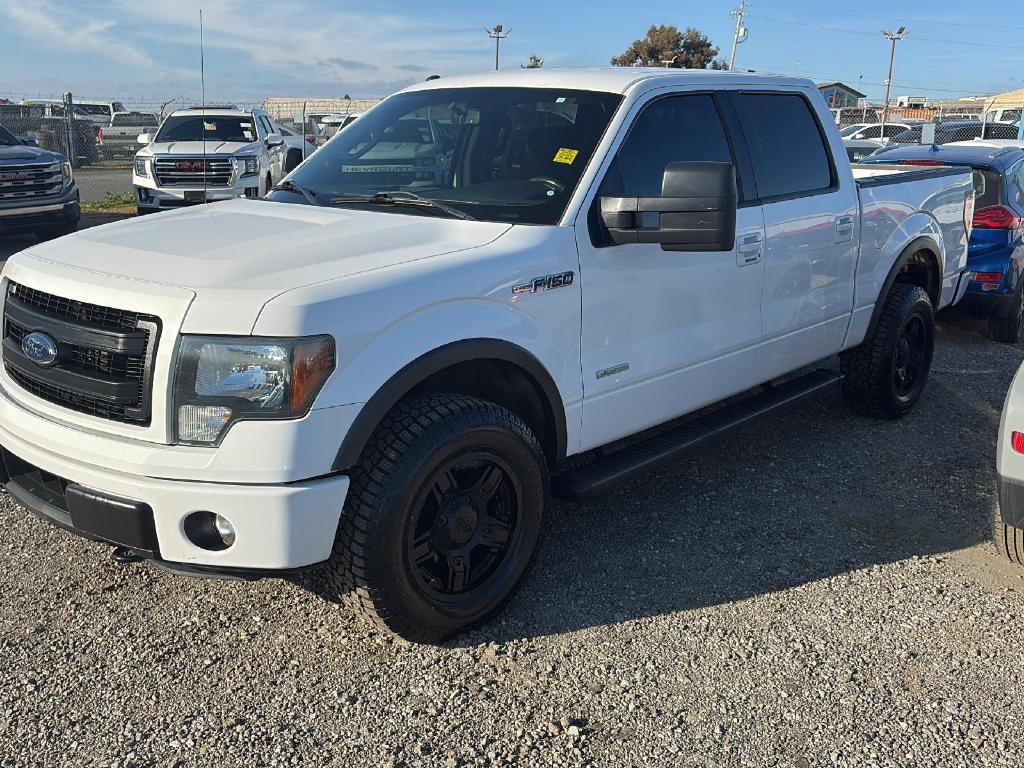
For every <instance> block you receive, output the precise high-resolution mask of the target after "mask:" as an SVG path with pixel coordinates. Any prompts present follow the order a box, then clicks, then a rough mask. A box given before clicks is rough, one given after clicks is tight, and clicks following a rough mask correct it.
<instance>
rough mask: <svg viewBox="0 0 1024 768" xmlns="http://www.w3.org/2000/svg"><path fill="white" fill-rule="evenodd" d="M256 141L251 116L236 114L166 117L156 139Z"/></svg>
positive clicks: (159, 140) (158, 140)
mask: <svg viewBox="0 0 1024 768" xmlns="http://www.w3.org/2000/svg"><path fill="white" fill-rule="evenodd" d="M203 139H206V140H207V141H238V142H243V143H246V144H248V143H250V142H253V141H256V127H255V126H254V125H253V122H252V118H251V117H240V116H238V115H180V116H174V115H172V116H171V117H168V118H167V119H166V120H164V124H163V125H162V126H160V132H159V133H157V135H156V141H157V142H161V141H203Z"/></svg>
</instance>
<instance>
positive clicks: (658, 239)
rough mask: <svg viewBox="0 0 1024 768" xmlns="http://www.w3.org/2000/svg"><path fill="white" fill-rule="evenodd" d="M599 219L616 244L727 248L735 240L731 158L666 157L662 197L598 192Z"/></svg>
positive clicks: (670, 248)
mask: <svg viewBox="0 0 1024 768" xmlns="http://www.w3.org/2000/svg"><path fill="white" fill-rule="evenodd" d="M601 220H602V221H603V222H604V225H605V228H606V229H607V230H608V234H609V235H610V237H611V239H612V242H613V243H615V244H616V245H624V244H626V243H660V244H661V249H662V250H663V251H731V250H732V249H733V246H734V245H735V243H736V172H735V170H734V169H733V165H732V163H713V162H683V163H669V164H668V166H667V167H666V168H665V173H664V175H663V176H662V180H661V196H660V197H602V198H601Z"/></svg>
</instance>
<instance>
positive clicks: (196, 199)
mask: <svg viewBox="0 0 1024 768" xmlns="http://www.w3.org/2000/svg"><path fill="white" fill-rule="evenodd" d="M185 202H186V203H205V202H206V190H198V191H193V190H186V192H185Z"/></svg>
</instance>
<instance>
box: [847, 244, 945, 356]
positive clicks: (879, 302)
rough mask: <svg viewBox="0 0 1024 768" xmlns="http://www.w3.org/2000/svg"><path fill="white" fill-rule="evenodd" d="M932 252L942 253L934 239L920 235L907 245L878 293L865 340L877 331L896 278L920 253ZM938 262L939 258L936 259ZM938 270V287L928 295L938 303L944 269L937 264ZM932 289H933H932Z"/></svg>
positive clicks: (929, 291)
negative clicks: (886, 300)
mask: <svg viewBox="0 0 1024 768" xmlns="http://www.w3.org/2000/svg"><path fill="white" fill-rule="evenodd" d="M922 250H926V251H931V252H932V253H935V254H938V253H940V249H939V245H938V243H936V242H935V241H934V240H933V239H932V238H930V237H926V236H925V235H919V236H918V237H915V238H914V239H913V240H911V241H910V242H909V243H907V244H906V245H905V246H904V248H903V251H902V252H901V253H900V257H899V258H898V259H896V263H895V264H893V265H892V268H891V269H890V270H889V274H888V275H886V277H885V282H884V283H883V284H882V290H881V291H879V293H878V298H877V299H876V300H875V308H874V309H873V310H872V311H871V321H870V322H869V323H868V329H867V332H866V333H865V334H864V338H868V337H869V336H870V335H871V334H872V333H873V332H874V330H875V326H877V325H878V320H879V318H881V316H882V309H883V305H884V304H885V297H886V296H888V295H889V291H890V290H891V289H892V286H893V283H895V282H896V278H897V277H898V276H899V274H900V272H901V271H902V270H903V267H905V266H906V265H907V262H909V261H910V259H911V258H912V257H913V256H914V254H916V253H917V252H918V251H922ZM935 260H936V262H938V256H936V257H935ZM935 266H936V268H937V269H938V272H939V274H937V275H936V276H935V279H936V285H935V286H934V292H933V291H932V290H930V289H926V290H928V295H929V297H930V298H931V299H932V301H933V302H936V301H937V300H938V298H939V297H940V296H941V295H942V267H941V266H940V265H939V264H938V263H936V265H935ZM930 288H931V287H930Z"/></svg>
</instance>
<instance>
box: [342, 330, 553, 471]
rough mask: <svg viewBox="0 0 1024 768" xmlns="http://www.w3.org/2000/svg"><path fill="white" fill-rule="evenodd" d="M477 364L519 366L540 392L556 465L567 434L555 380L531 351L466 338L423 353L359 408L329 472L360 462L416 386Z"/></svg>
mask: <svg viewBox="0 0 1024 768" xmlns="http://www.w3.org/2000/svg"><path fill="white" fill-rule="evenodd" d="M479 360H498V361H502V362H507V363H512V364H513V365H516V366H518V367H519V368H521V369H522V370H523V371H525V372H526V374H527V375H528V376H529V377H531V378H532V379H533V381H534V383H536V384H537V385H538V386H539V388H540V393H541V394H542V396H543V398H542V399H543V401H544V402H543V403H542V404H543V405H544V407H545V410H546V411H547V415H548V416H549V417H550V418H551V420H552V424H553V426H554V440H555V457H554V463H555V464H557V463H559V462H561V461H562V460H563V459H564V458H565V454H566V444H567V434H566V424H565V405H564V404H563V402H562V395H561V393H560V392H559V391H558V387H557V386H556V384H555V380H554V379H553V378H552V377H551V374H550V373H548V371H547V369H546V368H545V367H544V365H543V364H542V363H541V362H540V360H538V359H537V358H536V357H534V356H533V355H532V354H531V353H530V352H528V351H527V350H525V349H523V348H522V347H520V346H518V345H517V344H513V343H511V342H508V341H503V340H501V339H465V340H462V341H454V342H452V343H450V344H446V345H444V346H443V347H438V348H437V349H435V350H433V351H431V352H427V353H426V354H424V355H422V356H420V357H418V358H416V359H415V360H413V361H412V362H411V363H409V364H408V365H406V366H405V367H404V368H402V369H401V370H400V371H398V373H396V374H394V375H393V376H392V377H391V378H390V379H388V381H387V382H386V383H385V384H384V385H383V386H382V387H380V389H378V390H377V391H376V392H375V393H374V395H373V396H372V397H371V398H370V399H369V400H368V401H367V403H366V404H365V405H364V406H363V408H362V410H360V411H359V414H358V415H357V416H356V418H355V421H353V422H352V426H351V427H349V430H348V432H347V433H346V434H345V438H344V440H342V443H341V447H340V448H339V449H338V454H337V456H336V457H335V459H334V464H333V465H332V470H334V471H335V472H341V471H344V470H346V469H348V468H350V467H352V466H354V465H355V464H356V463H358V461H359V457H360V456H361V455H362V453H363V449H364V448H365V447H366V444H367V443H368V442H369V441H370V437H371V436H372V435H373V432H374V430H375V429H376V428H377V425H378V424H380V422H381V420H382V419H383V418H384V416H385V414H387V412H388V411H390V410H391V409H392V408H393V407H394V405H395V404H396V403H397V402H398V401H399V400H401V399H402V398H403V397H405V396H406V395H407V394H409V392H411V391H412V390H413V389H414V388H415V387H416V386H417V385H418V384H421V383H422V382H424V381H426V380H427V379H428V378H430V377H431V376H433V375H434V374H435V373H438V372H440V371H443V370H444V369H445V368H450V367H452V366H454V365H458V364H459V363H468V362H474V361H479Z"/></svg>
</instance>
